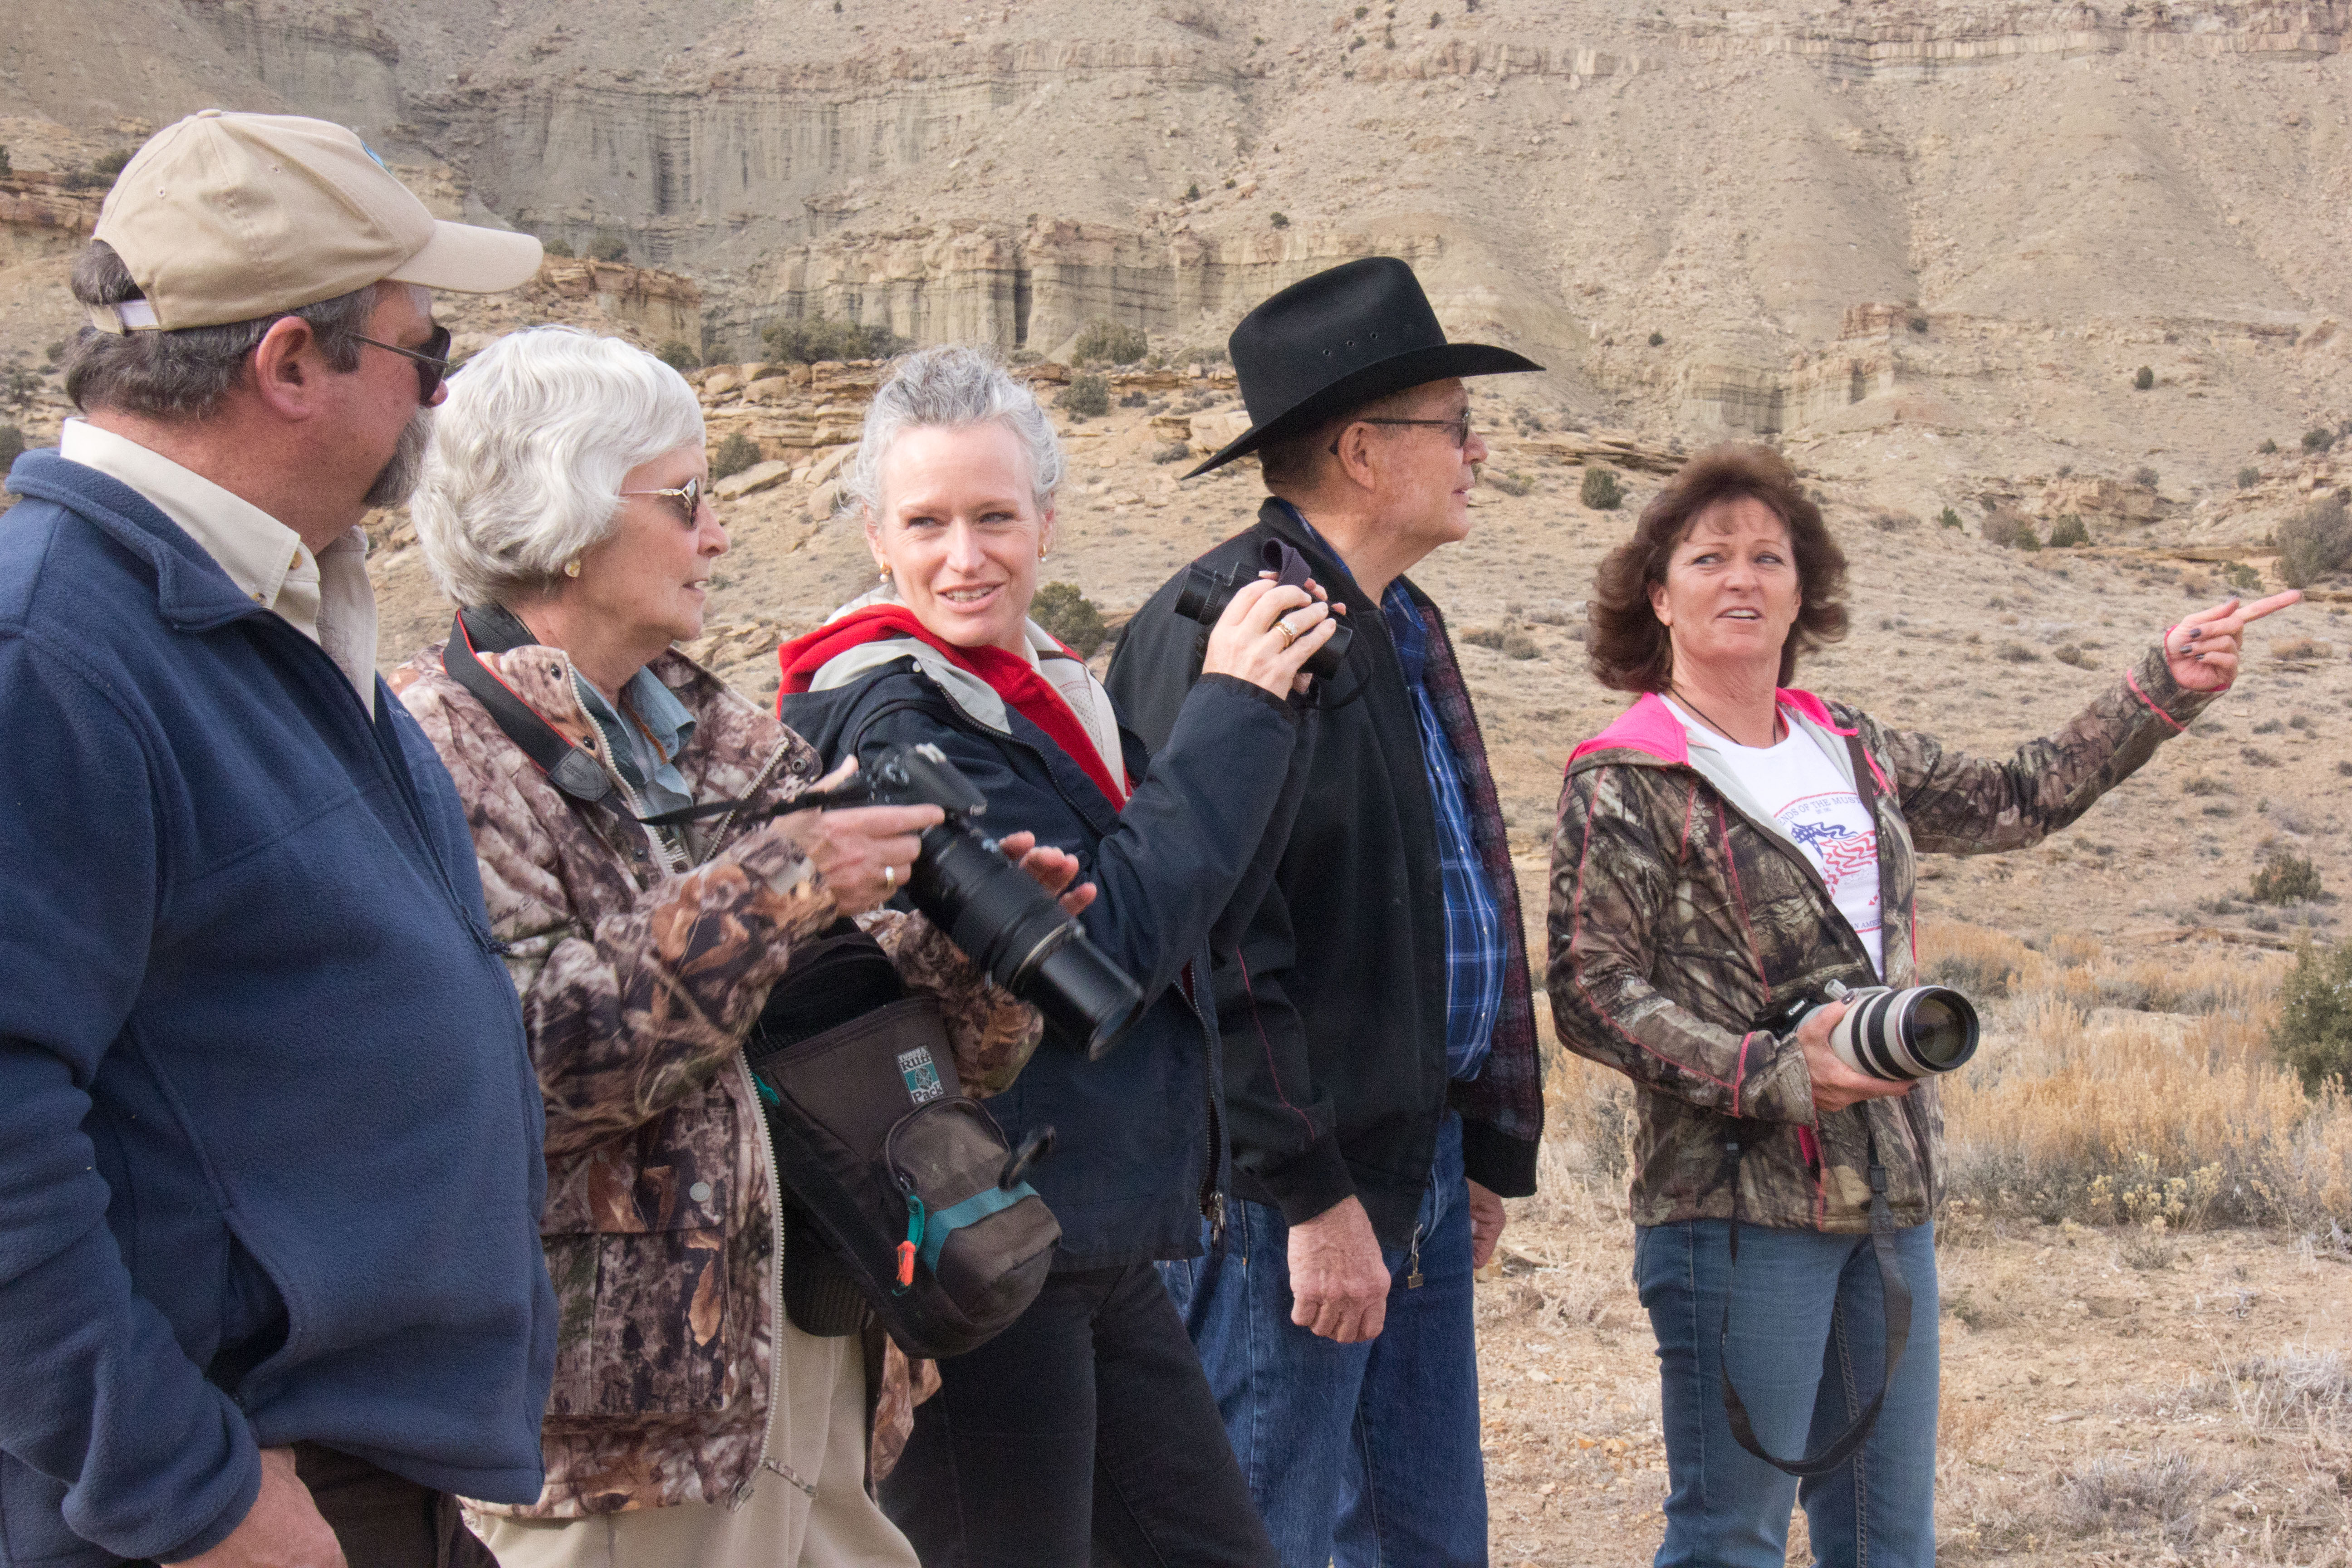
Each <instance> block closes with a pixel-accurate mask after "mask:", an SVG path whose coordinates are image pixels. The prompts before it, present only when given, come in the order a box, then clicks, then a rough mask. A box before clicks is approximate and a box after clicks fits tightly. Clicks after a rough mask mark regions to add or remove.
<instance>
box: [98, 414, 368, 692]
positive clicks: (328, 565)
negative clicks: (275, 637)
mask: <svg viewBox="0 0 2352 1568" xmlns="http://www.w3.org/2000/svg"><path fill="white" fill-rule="evenodd" d="M58 456H60V457H62V458H65V459H66V460H67V461H68V462H69V463H79V464H80V465H82V467H84V468H96V469H97V470H98V471H99V472H100V473H101V474H105V475H108V476H109V477H110V478H113V479H120V480H121V481H122V482H123V483H124V484H126V485H129V486H130V487H131V489H134V490H137V491H138V492H139V493H140V494H141V495H142V496H145V497H146V498H147V499H148V500H151V501H152V502H154V503H155V508H156V510H159V511H161V512H162V513H163V515H164V516H165V517H168V518H170V519H171V520H172V521H173V522H175V523H177V524H179V525H180V528H181V530H182V531H184V532H185V533H186V534H187V536H188V537H189V538H191V539H193V540H194V541H195V542H197V543H198V544H200V545H202V546H203V547H204V550H205V553H206V554H207V555H210V556H211V557H212V558H213V561H214V563H215V564H216V565H218V566H219V567H220V569H221V570H222V571H223V572H225V573H226V574H228V580H229V581H230V582H232V583H234V584H236V587H237V591H238V592H239V593H241V594H243V595H246V597H247V598H249V599H251V600H252V601H253V602H254V603H255V604H257V605H261V606H262V607H263V608H264V609H267V610H271V611H274V612H275V613H276V614H277V615H278V617H279V618H280V619H282V620H284V621H285V622H286V623H287V624H288V625H289V626H292V627H293V628H294V629H295V630H296V631H299V632H300V633H301V634H302V635H303V636H304V637H309V638H310V640H311V641H312V642H314V643H317V644H318V645H319V647H320V648H321V649H323V650H325V652H326V655H327V657H328V658H331V659H333V660H334V661H335V665H336V668H339V669H341V671H342V672H343V674H344V675H345V676H346V677H347V678H349V679H350V680H351V683H352V688H353V689H355V690H357V691H358V692H359V696H360V702H361V704H362V706H363V707H365V708H366V709H367V710H368V715H369V717H371V718H373V717H374V715H375V645H376V619H375V591H374V589H373V587H371V586H370V584H369V583H368V575H367V534H366V532H365V531H362V530H361V529H358V528H353V529H352V531H350V532H349V533H347V534H345V535H343V537H342V538H341V539H338V540H336V541H335V542H333V543H332V544H330V545H328V546H327V548H326V550H325V551H324V552H321V553H320V554H318V555H315V556H314V555H312V554H311V553H310V546H308V545H306V544H304V543H303V542H302V537H301V535H299V534H298V533H296V532H295V531H293V530H292V529H290V528H289V527H287V526H286V525H285V524H284V523H282V522H280V521H278V520H277V519H276V518H274V517H272V516H270V515H269V514H268V512H266V511H264V510H261V509H260V508H259V507H257V506H255V505H254V504H253V503H252V502H251V501H248V500H245V499H244V498H243V497H241V496H238V495H235V494H232V493H231V492H229V491H227V490H225V489H222V488H221V487H220V486H218V485H216V484H215V483H213V482H212V480H210V479H206V478H205V477H204V476H203V475H202V474H199V473H196V472H194V470H193V469H189V468H182V467H181V466H180V465H179V464H177V463H175V462H173V461H172V459H171V458H166V457H164V456H163V454H162V453H160V452H154V451H150V450H149V449H148V448H147V447H142V446H141V445H140V444H139V443H138V442H136V441H133V440H131V438H130V437H127V436H118V435H116V434H115V433H114V432H113V431H111V430H101V429H100V428H99V427H98V426H95V425H92V424H89V422H88V421H86V420H80V419H68V420H67V421H66V425H65V433H64V435H63V437H61V438H60V440H59V441H58Z"/></svg>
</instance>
